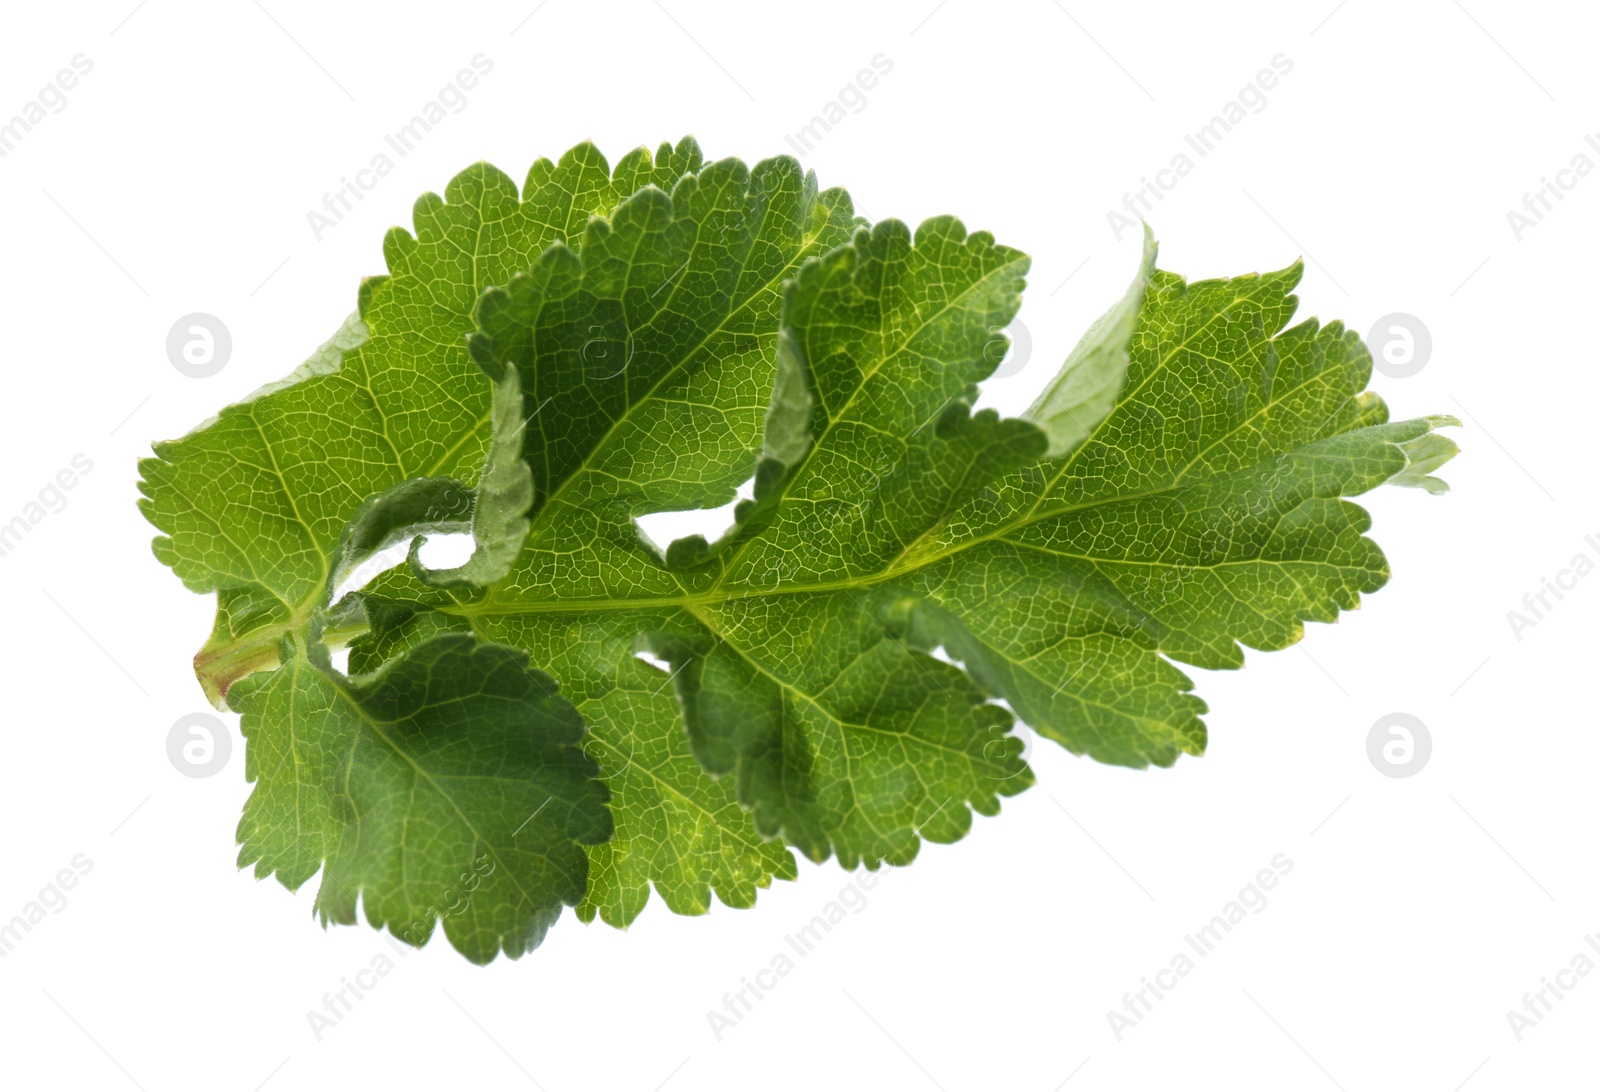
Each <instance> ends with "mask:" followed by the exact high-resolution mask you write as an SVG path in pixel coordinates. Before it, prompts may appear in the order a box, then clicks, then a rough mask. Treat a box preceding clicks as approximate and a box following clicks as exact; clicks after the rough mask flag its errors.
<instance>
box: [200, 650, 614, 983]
mask: <svg viewBox="0 0 1600 1092" xmlns="http://www.w3.org/2000/svg"><path fill="white" fill-rule="evenodd" d="M286 640H289V639H288V638H286ZM291 643H292V642H291ZM317 658H318V656H317V653H316V650H315V649H314V648H313V649H311V650H309V651H308V649H307V647H306V646H304V645H299V646H297V647H292V648H291V649H289V650H287V651H286V652H285V653H284V664H283V666H282V667H280V668H279V669H278V670H276V671H272V672H270V673H259V674H254V675H251V676H250V677H248V678H245V679H241V680H240V681H239V682H238V683H237V684H236V686H235V688H234V690H233V692H232V693H231V694H230V700H231V701H232V702H233V704H234V706H235V707H236V708H237V709H238V710H239V711H240V713H241V714H243V718H242V720H241V728H242V731H243V732H244V736H245V739H246V741H247V742H248V745H249V746H248V749H247V752H246V776H247V777H248V778H249V779H250V780H251V781H253V782H254V783H255V790H254V791H253V792H252V793H251V795H250V800H249V802H248V803H247V804H246V805H245V810H244V816H243V818H242V819H241V820H240V822H239V844H240V850H239V865H240V867H244V866H246V865H250V864H254V865H255V871H256V875H257V877H265V876H267V875H271V874H273V873H276V874H277V876H278V878H279V879H280V880H281V881H282V882H283V883H284V885H285V886H287V887H288V888H289V889H290V890H295V889H297V888H298V887H299V886H300V885H301V884H303V883H305V881H306V880H308V879H309V878H310V877H311V876H312V875H314V874H315V873H316V872H317V870H318V869H321V868H325V871H324V872H323V879H322V885H321V888H320V890H319V891H318V893H317V904H316V905H317V912H318V914H319V915H320V916H321V917H322V920H323V921H324V922H328V921H336V922H344V923H349V922H353V921H355V914H356V900H357V898H358V897H359V898H360V900H361V903H362V905H363V906H364V907H365V909H366V915H367V920H368V921H369V922H371V924H373V925H374V926H377V927H378V928H388V929H389V930H390V931H391V932H393V933H394V934H395V935H396V936H398V937H400V938H402V939H404V940H406V941H408V942H409V943H412V944H417V945H420V944H422V943H424V942H425V941H426V940H427V939H428V937H429V936H430V935H431V934H432V933H433V928H434V924H435V922H436V921H437V920H441V919H442V921H443V923H444V931H445V934H446V936H448V937H449V939H450V942H451V943H452V944H453V945H454V946H455V947H456V949H457V950H459V951H460V952H461V953H462V954H463V955H465V956H466V957H467V958H468V959H471V960H473V961H474V962H476V963H487V962H488V961H489V960H491V959H493V958H494V957H495V956H496V955H498V954H499V953H500V952H501V951H504V952H505V953H506V954H507V955H508V956H511V957H512V958H516V957H517V956H519V955H521V954H522V953H524V952H526V951H529V950H531V949H532V948H534V947H536V946H537V945H538V943H539V942H540V940H542V939H543V937H544V933H545V930H546V929H548V928H549V926H550V924H551V923H552V922H554V920H555V918H556V917H557V916H558V915H559V914H560V912H561V906H562V905H563V904H566V905H568V906H574V905H577V903H578V902H579V900H580V899H582V897H583V894H584V891H585V889H586V887H587V878H588V864H589V862H588V857H587V856H586V855H585V853H584V850H583V846H585V845H597V844H600V843H603V842H605V841H606V840H607V839H609V838H610V837H611V832H612V825H611V814H610V812H609V811H608V810H607V809H606V806H605V802H606V798H607V792H606V789H605V786H604V785H603V784H601V783H600V782H599V781H597V780H595V775H596V774H597V773H598V770H599V767H598V765H597V764H596V763H595V762H594V760H593V759H591V758H588V757H587V756H586V755H585V754H584V753H583V751H582V750H580V749H579V747H578V746H577V744H578V742H579V739H580V738H581V736H582V735H583V722H582V720H581V719H580V718H579V716H578V713H577V710H576V709H574V708H573V707H572V706H571V704H570V703H568V702H566V701H565V700H563V699H562V698H560V697H558V696H557V695H556V687H555V683H554V682H553V681H552V680H551V679H550V678H549V677H548V676H546V675H544V674H543V673H542V672H538V671H534V670H531V669H530V668H529V667H528V665H527V654H526V653H523V652H519V651H517V650H515V649H509V648H505V647H501V646H494V645H484V644H479V643H478V642H476V641H474V639H473V638H471V637H467V636H454V635H443V636H438V637H435V638H433V639H431V640H429V641H426V642H423V643H421V644H419V645H417V646H416V647H414V648H411V649H409V650H407V651H406V652H405V653H404V654H403V655H402V656H400V657H398V658H396V659H394V660H392V661H390V662H389V663H387V664H386V665H385V666H384V667H383V668H382V669H380V670H379V671H377V672H375V673H373V674H372V675H368V676H364V677H358V678H355V679H345V678H344V677H343V676H341V675H339V674H338V673H337V672H333V671H332V670H330V669H329V668H328V666H327V665H326V663H322V664H318V663H315V662H314V661H315V660H316V659H317Z"/></svg>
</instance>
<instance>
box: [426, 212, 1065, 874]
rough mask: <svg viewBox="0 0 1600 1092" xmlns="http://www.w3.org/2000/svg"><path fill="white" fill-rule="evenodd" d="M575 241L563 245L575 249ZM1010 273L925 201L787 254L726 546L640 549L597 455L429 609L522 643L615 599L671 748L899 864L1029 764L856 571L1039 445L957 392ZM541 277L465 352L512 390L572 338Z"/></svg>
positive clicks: (840, 852)
mask: <svg viewBox="0 0 1600 1092" xmlns="http://www.w3.org/2000/svg"><path fill="white" fill-rule="evenodd" d="M622 223H623V217H622V216H621V215H619V217H618V218H617V231H618V234H621V233H622ZM628 249H629V250H630V251H631V250H633V249H636V248H634V247H631V246H630V247H629V248H628ZM595 252H596V251H595V247H594V244H593V243H592V242H590V243H586V245H585V250H584V257H583V260H582V263H581V264H582V265H583V266H584V267H585V269H587V267H588V265H589V262H590V260H591V256H592V255H594V254H595ZM559 261H560V263H561V264H562V266H563V267H564V268H567V269H575V268H576V265H577V264H578V263H575V262H573V261H572V260H570V259H568V258H565V257H562V258H560V259H559ZM1026 268H1027V259H1026V258H1025V257H1024V256H1023V255H1021V254H1018V253H1017V252H1016V251H1013V250H1009V249H1007V248H1004V247H998V246H995V245H994V243H993V240H992V239H990V238H989V237H988V236H987V235H984V234H982V233H979V234H975V235H972V236H971V237H968V236H967V234H966V231H965V229H964V228H963V227H962V226H961V224H960V223H959V222H958V221H955V220H952V219H948V218H945V219H941V220H935V221H929V222H928V223H927V224H925V225H924V226H923V228H922V229H921V231H920V232H919V239H918V242H917V245H916V246H915V247H913V246H912V240H911V237H910V232H909V231H908V230H907V229H906V228H905V226H904V225H902V224H899V223H898V222H895V221H889V222H886V223H885V224H882V225H879V227H878V228H876V229H874V230H873V231H872V232H870V233H868V232H865V231H862V232H860V233H858V234H857V236H856V239H855V241H854V243H853V244H852V245H850V246H846V247H843V248H840V249H838V250H835V251H834V252H832V253H831V254H829V255H827V256H826V257H824V258H821V259H818V260H816V261H813V262H809V263H807V264H806V265H805V266H804V267H803V269H802V270H801V271H800V274H799V276H798V277H797V278H796V280H795V281H794V282H793V283H792V284H791V286H790V287H789V289H788V290H787V293H786V299H785V322H784V328H785V335H786V337H785V341H784V344H783V347H782V348H781V349H780V351H779V369H780V378H779V379H778V381H777V382H778V389H779V390H780V392H781V391H785V390H787V391H790V392H794V393H792V394H791V395H790V396H788V397H780V399H779V400H778V401H777V402H775V403H774V405H775V406H776V407H778V408H775V409H774V410H773V411H772V416H771V417H769V419H768V422H767V429H768V434H769V436H773V437H775V439H774V440H773V441H770V442H769V446H768V448H767V454H766V456H765V457H764V460H763V465H762V467H761V469H759V470H758V471H757V486H756V497H755V501H754V502H753V503H752V504H750V505H748V506H746V507H745V508H744V509H743V511H742V512H741V516H740V523H739V526H738V529H736V530H735V532H734V533H733V535H732V536H731V538H730V539H729V540H728V541H727V542H725V543H722V544H719V546H718V547H717V548H716V549H715V550H710V551H708V550H706V549H705V548H704V544H703V543H701V544H700V545H699V547H691V548H689V549H674V550H673V551H671V552H670V553H669V556H674V563H673V564H672V565H668V564H665V563H664V562H663V559H662V557H661V556H660V555H659V554H657V553H656V552H655V551H654V550H653V549H651V548H650V547H649V545H648V544H646V543H643V542H641V541H640V539H639V536H638V535H637V533H636V531H635V529H634V528H633V527H632V525H631V521H630V519H629V517H630V516H632V515H633V514H634V513H635V512H637V511H639V510H640V509H639V507H638V505H637V503H636V502H633V501H632V497H633V496H636V495H637V494H636V493H635V492H634V491H635V490H636V489H637V488H638V484H637V483H638V482H639V481H641V480H642V479H643V476H642V475H640V474H638V473H629V474H622V473H616V472H605V471H603V470H601V469H600V466H603V462H602V460H603V459H604V458H606V455H604V454H603V453H598V452H597V453H596V454H595V455H592V456H590V458H589V461H588V465H581V466H579V467H578V468H576V469H575V470H574V471H573V472H571V477H569V478H568V479H567V482H566V483H565V484H564V485H562V486H561V487H560V489H559V490H558V491H557V492H556V493H554V494H553V495H552V500H551V501H550V502H548V503H546V504H545V505H544V506H542V507H539V508H536V509H535V513H534V516H533V528H532V530H531V532H530V534H529V537H528V544H527V547H526V548H525V552H524V554H523V557H522V558H521V559H520V560H519V562H518V565H517V567H516V568H515V569H514V570H513V572H512V573H511V575H510V576H509V577H508V578H507V579H506V580H505V581H503V582H501V583H500V584H498V585H496V586H495V587H493V588H492V589H490V591H489V593H488V594H487V595H486V596H485V597H484V598H483V599H482V600H480V601H477V602H471V603H460V604H457V605H455V606H454V607H451V608H447V609H449V610H452V611H454V612H457V613H460V614H461V615H463V616H465V617H468V618H470V619H471V621H472V624H473V628H474V629H475V630H476V631H477V632H479V633H481V634H484V635H485V636H488V637H490V638H491V639H494V640H501V641H506V642H507V643H511V644H516V645H518V646H520V647H530V648H541V649H543V648H548V647H549V646H550V645H551V644H553V643H554V642H553V641H551V639H550V637H549V636H548V634H549V631H550V629H551V628H553V627H556V628H565V627H569V626H572V625H573V624H574V623H575V622H576V621H577V620H579V619H584V618H591V617H593V616H594V615H595V614H596V613H599V612H614V611H615V612H622V615H623V617H622V618H620V619H619V620H618V625H620V626H623V627H626V629H629V630H631V631H632V632H633V633H635V634H637V635H638V637H637V639H638V641H639V642H640V644H641V645H642V646H643V647H645V648H647V649H648V650H650V651H651V652H653V653H654V654H655V655H657V656H659V657H661V658H662V659H664V660H666V661H667V662H668V663H669V664H670V671H671V674H670V679H671V683H672V685H673V687H674V688H675V689H676V691H677V694H678V697H679V700H680V702H681V703H682V706H683V716H684V720H685V723H686V726H687V728H688V733H689V739H690V743H691V746H692V747H693V749H694V752H695V755H696V757H698V758H699V759H700V761H701V762H702V763H703V764H704V765H705V767H706V768H707V769H708V770H709V771H710V772H711V773H712V774H715V775H723V774H729V775H732V778H733V780H734V782H735V784H736V786H737V793H738V800H739V802H740V803H742V804H743V805H745V806H746V807H747V808H749V809H751V811H752V813H753V815H754V819H755V824H756V828H757V830H759V831H760V832H761V833H763V834H766V835H769V836H774V835H779V834H781V835H782V836H783V837H784V839H785V840H787V841H788V842H789V843H790V844H792V845H794V846H795V847H796V848H798V849H800V850H801V851H802V852H804V853H806V854H807V855H808V856H810V857H812V858H814V859H818V860H820V859H823V858H825V857H827V856H829V855H830V854H833V855H837V856H838V857H839V859H840V861H841V862H842V863H843V864H845V865H846V866H853V865H855V864H856V863H859V862H862V861H865V862H867V863H868V864H869V865H871V866H873V867H876V865H877V864H878V863H879V862H881V861H890V862H894V863H904V862H906V861H909V860H910V859H911V858H912V857H913V856H915V854H916V851H917V846H918V844H919V841H920V839H921V838H924V837H926V838H930V839H933V840H935V841H954V840H955V839H957V838H959V837H961V836H962V835H963V834H964V833H965V832H966V831H967V829H968V827H969V826H970V823H971V812H972V811H973V810H977V811H978V812H980V813H983V814H993V813H994V812H995V811H997V810H998V808H999V798H1000V797H1001V796H1005V795H1010V794H1013V793H1016V792H1020V791H1021V790H1022V789H1023V788H1025V787H1026V786H1027V785H1028V784H1030V783H1031V780H1032V778H1031V774H1030V773H1029V772H1028V770H1027V767H1026V766H1025V765H1024V764H1023V763H1022V762H1021V761H1020V759H1019V758H1018V757H1017V754H1018V752H1019V751H1020V749H1021V744H1020V742H1018V741H1017V740H1015V739H1013V738H1010V737H1008V736H1007V734H1006V733H1007V730H1008V729H1009V727H1010V725H1011V717H1010V715H1009V714H1008V713H1007V712H1006V711H1005V710H1003V709H1001V708H999V707H998V706H995V705H991V704H987V703H986V702H985V701H984V697H983V695H982V694H981V693H980V692H979V691H978V690H977V688H975V687H974V686H973V685H972V683H971V681H970V680H969V679H967V678H966V677H965V676H964V675H963V674H962V673H961V672H960V671H959V670H957V669H956V668H953V667H951V666H949V665H947V664H944V663H941V662H939V661H938V660H937V659H935V658H933V657H931V656H929V655H927V654H926V653H925V652H923V651H919V650H916V649H913V648H910V647H908V646H907V645H906V644H905V642H904V641H902V640H901V639H900V638H899V637H898V636H897V635H896V632H895V628H896V627H897V626H899V625H900V624H901V621H900V615H901V613H902V612H903V611H904V610H905V609H906V606H907V603H906V601H905V599H904V597H903V596H902V595H900V594H899V593H898V592H897V591H896V590H895V589H893V588H874V587H872V585H873V584H874V583H875V581H874V580H873V579H872V577H873V576H874V575H875V574H877V573H879V572H881V571H882V569H883V567H884V566H885V565H886V564H887V563H888V562H889V561H890V560H891V559H892V558H894V557H896V556H898V555H899V554H900V553H902V552H903V551H904V550H905V549H907V548H908V547H909V545H910V544H911V543H912V542H913V541H915V539H916V537H917V536H918V535H920V534H922V533H924V532H925V531H927V530H929V529H931V528H932V527H934V526H935V525H937V523H938V521H939V520H940V519H941V518H942V517H943V516H944V515H945V514H947V513H948V512H949V511H951V510H952V509H953V508H954V507H955V506H956V505H958V504H959V503H960V502H961V500H962V499H963V498H964V497H966V496H970V495H972V494H973V493H974V492H975V491H976V490H978V489H980V488H982V487H983V486H984V485H985V483H986V482H988V481H990V480H992V479H993V478H994V477H996V476H998V474H1000V473H1001V472H1003V471H1004V470H1005V469H1007V468H1009V467H1010V466H1013V465H1016V464H1017V463H1018V462H1021V461H1026V460H1028V459H1029V458H1036V457H1037V456H1038V455H1039V454H1040V453H1041V452H1042V450H1043V446H1044V445H1043V437H1042V435H1041V434H1040V433H1039V431H1038V430H1037V429H1035V428H1034V427H1033V426H1031V425H1029V424H1027V423H1025V422H1001V421H999V420H998V419H997V418H996V417H995V415H994V414H992V413H988V414H980V415H978V416H977V417H975V418H973V417H969V416H968V413H967V409H966V402H968V401H970V399H971V398H973V397H975V394H976V392H975V384H976V382H977V381H978V380H979V379H981V378H983V377H984V376H985V375H987V374H988V372H989V371H990V370H992V367H993V365H992V363H989V362H986V361H985V358H984V353H983V350H984V347H985V345H986V344H987V343H988V342H989V341H990V340H991V335H990V330H991V329H993V328H994V327H997V326H1004V325H1005V324H1006V323H1008V322H1009V321H1010V320H1011V318H1012V316H1013V315H1014V314H1015V312H1016V307H1017V303H1018V293H1019V291H1020V289H1021V284H1022V276H1023V274H1024V272H1025V271H1026ZM552 280H553V277H546V276H544V275H542V273H541V271H540V270H537V269H536V271H535V275H534V276H533V277H531V278H529V279H528V281H527V282H526V284H525V286H524V287H520V288H519V287H518V285H517V283H516V282H514V285H513V288H512V290H511V293H510V299H509V301H508V300H496V298H495V297H494V295H493V294H491V295H490V297H488V298H486V300H485V307H484V308H483V311H482V315H481V320H482V323H483V326H484V335H485V336H484V338H483V340H482V342H481V343H480V342H477V341H475V342H474V349H475V351H479V352H484V353H490V352H493V353H497V354H499V356H498V359H500V360H501V361H502V362H503V363H505V364H507V365H511V364H515V365H516V366H518V367H520V368H521V369H522V371H523V374H524V376H525V377H528V382H529V383H530V385H531V383H532V382H533V381H534V378H533V377H538V379H539V381H541V382H545V383H547V384H552V385H554V386H556V387H557V389H563V390H565V389H573V388H578V387H581V386H582V384H583V379H582V362H581V361H580V360H577V359H576V358H574V357H573V356H572V354H571V347H572V342H573V339H574V336H575V335H574V334H572V333H570V332H569V333H567V334H566V336H565V337H564V338H563V336H562V329H563V328H562V327H561V326H559V325H557V324H555V323H548V322H546V321H545V320H544V319H543V317H542V316H543V315H544V314H545V311H544V308H543V304H542V303H541V302H540V301H543V300H545V299H548V298H549V297H550V296H551V295H552V293H550V292H549V291H548V290H546V289H545V287H544V286H545V285H546V284H548V283H550V282H551V281H552ZM519 300H526V301H528V302H526V303H520V304H519V302H518V301H519ZM568 329H570V327H569V328H568ZM813 329H814V330H815V334H814V335H809V336H808V331H811V330H813ZM480 344H481V348H480ZM796 371H798V373H799V376H798V378H797V377H796V375H795V374H794V373H795V372H796ZM647 382H648V377H647ZM563 384H566V386H563ZM582 404H583V403H581V402H580V403H579V405H582ZM785 415H788V416H792V417H793V418H797V419H798V421H799V422H800V423H796V421H794V420H789V421H785V420H784V418H785ZM807 431H809V434H810V436H811V437H812V438H811V439H810V440H809V441H808V442H805V441H802V440H801V439H799V437H801V436H802V434H804V433H806V432H807ZM674 440H675V436H674V434H673V432H672V431H670V430H658V431H656V432H655V433H654V434H652V435H650V436H647V437H643V438H641V439H639V440H635V441H633V442H632V444H631V445H630V446H631V451H630V453H629V455H628V458H629V459H630V460H632V461H634V462H642V463H644V464H645V465H658V464H660V463H662V462H664V461H666V460H667V459H668V458H673V457H679V456H680V452H681V451H682V450H683V449H682V446H681V445H680V444H677V443H675V442H674ZM574 447H575V448H576V450H577V452H578V453H579V454H581V453H582V452H583V443H582V442H581V441H580V442H578V443H577V444H575V445H574ZM784 451H788V452H789V453H790V454H791V455H792V456H793V457H794V459H795V460H796V461H795V462H794V464H793V465H785V464H783V462H782V460H781V459H780V458H778V455H777V454H775V452H776V453H782V452H784ZM572 457H574V458H576V457H577V456H572ZM536 458H537V455H536ZM536 466H537V463H536ZM874 467H876V468H877V470H875V471H871V472H867V473H863V470H864V469H866V468H874ZM535 477H536V478H537V477H538V471H537V469H536V472H535ZM566 496H575V497H577V498H580V501H579V502H578V503H567V502H566V501H565V497H566ZM652 499H655V500H656V501H657V503H661V498H659V497H657V498H652ZM674 499H679V497H678V495H676V494H675V495H674ZM680 545H681V544H680ZM690 565H693V566H694V567H693V568H690V567H688V566H690ZM824 577H826V578H827V579H824ZM818 585H820V586H818ZM766 592H776V593H778V594H763V593H766ZM536 655H537V653H536ZM541 662H543V661H541ZM563 677H565V676H563ZM663 681H665V680H663ZM619 795H620V794H619Z"/></svg>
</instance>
